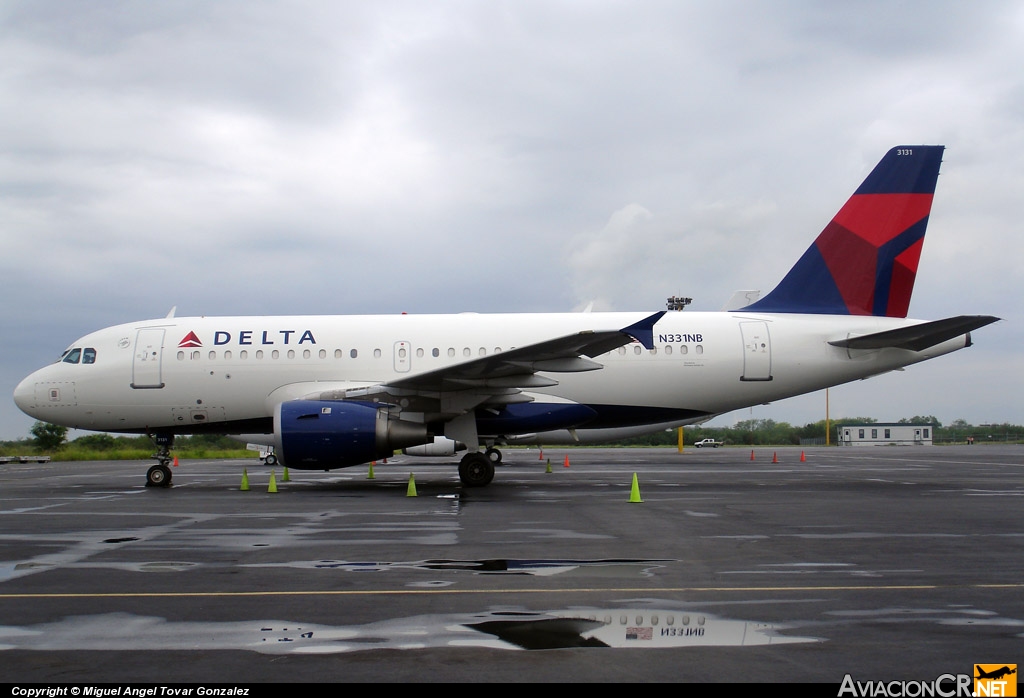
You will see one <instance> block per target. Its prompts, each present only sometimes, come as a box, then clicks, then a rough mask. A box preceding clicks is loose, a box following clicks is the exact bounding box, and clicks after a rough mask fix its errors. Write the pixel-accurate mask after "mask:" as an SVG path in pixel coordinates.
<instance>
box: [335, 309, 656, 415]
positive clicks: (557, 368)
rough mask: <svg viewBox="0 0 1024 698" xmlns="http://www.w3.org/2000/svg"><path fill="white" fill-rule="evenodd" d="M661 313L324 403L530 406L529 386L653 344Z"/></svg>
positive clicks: (449, 410) (451, 409) (446, 409)
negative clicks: (600, 358) (618, 351)
mask: <svg viewBox="0 0 1024 698" xmlns="http://www.w3.org/2000/svg"><path fill="white" fill-rule="evenodd" d="M665 312H666V311H660V312H657V313H654V314H653V315H649V316H648V317H646V318H644V319H643V320H640V321H639V322H636V323H634V324H632V325H630V326H628V327H623V328H621V329H617V330H585V331H582V332H577V333H575V334H570V335H565V336H562V337H556V338H554V339H548V340H544V341H543V342H537V343H536V344H530V345H527V346H524V347H516V348H515V349H510V350H508V351H503V352H500V353H497V354H491V355H490V356H482V357H479V358H476V359H471V360H469V361H464V362H461V363H458V364H454V365H452V366H446V367H444V368H439V369H436V370H433V371H427V372H425V373H417V374H415V375H411V376H408V377H403V378H397V379H395V380H391V381H388V382H387V383H382V384H380V385H373V386H368V387H365V388H355V389H347V390H344V391H337V393H334V394H329V393H320V394H319V395H318V397H319V398H320V399H338V400H366V399H371V400H380V401H382V402H392V403H396V404H401V405H402V406H403V409H404V410H409V411H421V412H429V413H441V414H447V415H455V414H460V413H462V412H465V411H466V410H468V409H472V408H473V407H476V406H478V405H482V404H485V403H486V404H488V405H503V404H510V403H516V402H529V401H531V400H532V399H533V398H531V397H529V396H527V395H523V394H522V391H523V390H525V389H530V388H542V387H549V386H553V385H558V381H557V380H555V379H553V378H550V377H548V376H540V375H537V374H538V373H539V372H545V373H575V372H580V371H594V370H597V369H600V368H602V365H601V364H599V363H597V362H596V361H591V359H590V358H586V357H594V356H598V355H600V354H603V353H605V352H608V351H611V350H613V349H616V348H618V347H621V346H623V345H626V344H629V343H631V342H633V341H639V342H640V343H641V344H643V345H644V346H645V347H647V348H651V347H652V346H654V330H653V328H654V324H655V323H656V322H657V321H658V320H660V319H661V317H662V316H663V315H664V314H665Z"/></svg>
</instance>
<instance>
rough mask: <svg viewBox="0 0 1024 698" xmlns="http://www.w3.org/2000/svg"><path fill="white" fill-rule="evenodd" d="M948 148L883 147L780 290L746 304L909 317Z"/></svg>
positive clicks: (762, 307)
mask: <svg viewBox="0 0 1024 698" xmlns="http://www.w3.org/2000/svg"><path fill="white" fill-rule="evenodd" d="M943 150H944V146H941V145H924V146H922V145H914V146H898V147H896V148H893V149H892V150H890V151H889V152H888V153H886V154H885V157H883V158H882V160H881V162H879V163H878V164H877V165H876V166H875V169H874V170H872V171H871V174H870V175H868V178H867V179H865V180H864V183H863V184H861V185H860V188H859V189H857V191H856V192H854V194H853V196H851V197H850V200H849V201H847V202H846V205H845V206H843V208H842V209H840V211H839V213H837V214H836V215H835V218H833V219H832V222H831V223H829V224H828V225H827V226H826V227H825V229H824V230H823V231H821V234H820V235H819V236H818V239H817V240H815V241H814V244H813V245H811V246H810V248H809V249H808V250H807V251H806V252H805V253H804V255H803V256H802V257H801V258H800V260H799V261H798V262H797V263H796V265H795V266H794V267H793V268H792V269H790V270H789V273H788V274H786V277H785V278H784V279H783V280H782V282H781V283H780V284H779V285H778V286H776V287H775V290H773V291H772V292H771V293H769V294H768V295H767V296H765V297H764V298H762V299H760V300H759V301H757V302H755V303H752V304H751V305H748V306H747V307H745V308H742V310H756V311H759V312H769V313H823V314H834V315H879V316H888V317H906V316H907V310H908V308H909V307H910V295H911V293H912V292H913V290H914V279H915V277H916V276H917V263H918V261H919V260H920V258H921V247H922V245H923V244H924V233H925V229H926V228H927V226H928V214H929V212H930V211H931V207H932V197H933V196H934V195H935V182H936V180H937V179H938V177H939V165H940V164H941V163H942V151H943Z"/></svg>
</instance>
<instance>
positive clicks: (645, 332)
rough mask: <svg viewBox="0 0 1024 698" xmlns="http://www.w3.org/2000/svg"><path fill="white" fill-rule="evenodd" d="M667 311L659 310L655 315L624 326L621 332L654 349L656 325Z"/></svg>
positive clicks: (647, 347)
mask: <svg viewBox="0 0 1024 698" xmlns="http://www.w3.org/2000/svg"><path fill="white" fill-rule="evenodd" d="M667 312H668V311H667V310H659V311H658V312H656V313H655V314H654V315H649V316H648V317H645V318H644V319H643V320H641V321H640V322H634V323H633V324H632V325H630V326H629V327H623V328H622V329H621V330H619V332H622V333H623V334H628V335H629V336H630V337H632V338H633V339H635V340H636V341H638V342H640V343H641V344H643V345H644V348H645V349H653V348H654V325H655V324H656V323H657V322H658V320H660V319H661V316H662V315H664V314H665V313H667Z"/></svg>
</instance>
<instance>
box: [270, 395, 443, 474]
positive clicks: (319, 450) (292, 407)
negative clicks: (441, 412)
mask: <svg viewBox="0 0 1024 698" xmlns="http://www.w3.org/2000/svg"><path fill="white" fill-rule="evenodd" d="M432 440H433V435H432V434H430V433H429V432H428V431H427V427H426V425H424V424H419V423H417V422H409V421H405V420H402V419H396V418H394V417H392V416H391V415H390V414H389V412H388V407H387V406H386V405H380V404H377V403H372V402H342V401H327V400H290V401H287V402H282V403H281V404H279V405H278V406H277V408H276V409H275V410H274V446H275V450H276V452H277V457H278V459H279V460H280V461H281V463H283V464H284V465H287V466H288V467H289V468H297V469H302V470H330V469H331V468H344V467H347V466H350V465H359V464H360V463H368V462H370V461H372V460H377V459H378V458H386V457H388V456H390V455H391V454H392V453H393V452H394V451H395V450H396V449H400V448H405V447H407V446H416V445H419V444H424V443H428V442H431V441H432Z"/></svg>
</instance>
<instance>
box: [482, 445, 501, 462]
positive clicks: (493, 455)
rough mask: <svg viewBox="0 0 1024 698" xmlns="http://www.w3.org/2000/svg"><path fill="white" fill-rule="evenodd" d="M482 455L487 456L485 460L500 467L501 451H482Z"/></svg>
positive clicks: (493, 449)
mask: <svg viewBox="0 0 1024 698" xmlns="http://www.w3.org/2000/svg"><path fill="white" fill-rule="evenodd" d="M484 455H485V456H487V460H489V461H491V462H492V463H494V464H495V465H501V451H499V450H498V449H496V448H489V449H487V450H486V451H484Z"/></svg>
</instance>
